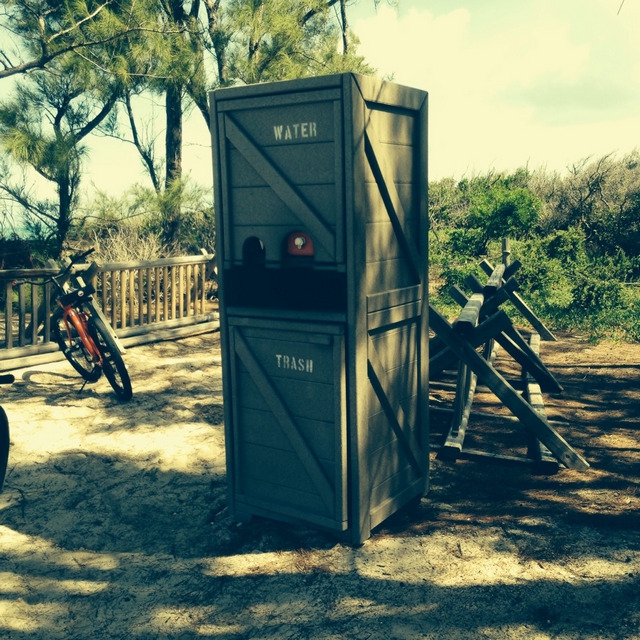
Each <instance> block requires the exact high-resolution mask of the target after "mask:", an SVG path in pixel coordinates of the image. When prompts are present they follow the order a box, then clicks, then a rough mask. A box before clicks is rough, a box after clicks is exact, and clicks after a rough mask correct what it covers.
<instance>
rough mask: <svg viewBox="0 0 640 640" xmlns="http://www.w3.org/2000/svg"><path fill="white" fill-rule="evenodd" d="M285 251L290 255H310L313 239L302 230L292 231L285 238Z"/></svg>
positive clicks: (312, 251)
mask: <svg viewBox="0 0 640 640" xmlns="http://www.w3.org/2000/svg"><path fill="white" fill-rule="evenodd" d="M287 253H288V254H289V255H290V256H312V255H313V254H314V248H313V240H312V239H311V238H310V237H309V234H308V233H305V232H304V231H294V232H293V233H290V234H289V237H288V238H287Z"/></svg>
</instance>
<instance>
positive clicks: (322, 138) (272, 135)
mask: <svg viewBox="0 0 640 640" xmlns="http://www.w3.org/2000/svg"><path fill="white" fill-rule="evenodd" d="M210 117H211V125H212V126H211V130H212V142H213V157H214V183H215V209H216V233H217V245H218V246H217V257H218V265H219V285H220V292H219V296H220V327H221V335H222V355H223V381H224V405H225V430H226V431H225V434H226V452H227V471H228V481H229V496H230V505H231V509H232V511H233V512H234V514H235V515H236V517H238V518H245V517H250V516H253V515H259V516H266V517H269V518H274V519H280V520H284V521H290V522H301V523H305V524H308V525H312V526H317V527H321V528H325V529H328V530H330V531H332V532H334V533H336V534H338V535H340V536H341V537H343V538H345V539H348V540H350V541H352V542H354V543H360V542H363V541H364V540H366V539H367V538H368V537H369V536H370V532H371V529H372V528H373V527H375V526H376V525H377V524H379V523H380V522H382V521H383V520H384V519H386V518H387V517H388V516H390V515H391V514H393V513H394V512H396V511H397V510H398V509H399V508H401V507H402V506H404V505H406V504H407V503H409V502H411V501H413V500H416V499H419V498H420V497H421V496H423V495H424V494H425V493H426V491H427V489H428V483H429V437H428V362H429V355H428V343H429V340H428V300H427V282H428V278H427V273H428V258H427V231H428V223H427V146H426V142H427V140H426V136H427V94H426V93H425V92H424V91H419V90H416V89H412V88H408V87H403V86H399V85H397V84H393V83H389V82H382V81H379V80H376V79H374V78H369V77H362V76H358V75H354V74H340V75H332V76H325V77H317V78H308V79H303V80H293V81H286V82H277V83H270V84H261V85H252V86H244V87H233V88H228V89H221V90H217V91H214V92H212V93H211V94H210Z"/></svg>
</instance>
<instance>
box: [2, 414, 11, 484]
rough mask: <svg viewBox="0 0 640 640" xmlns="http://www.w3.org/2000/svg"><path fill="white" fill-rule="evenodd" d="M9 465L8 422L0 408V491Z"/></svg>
mask: <svg viewBox="0 0 640 640" xmlns="http://www.w3.org/2000/svg"><path fill="white" fill-rule="evenodd" d="M8 463H9V421H8V420H7V414H6V413H5V412H4V409H3V408H2V407H0V491H2V486H3V485H4V477H5V475H6V473H7V464H8Z"/></svg>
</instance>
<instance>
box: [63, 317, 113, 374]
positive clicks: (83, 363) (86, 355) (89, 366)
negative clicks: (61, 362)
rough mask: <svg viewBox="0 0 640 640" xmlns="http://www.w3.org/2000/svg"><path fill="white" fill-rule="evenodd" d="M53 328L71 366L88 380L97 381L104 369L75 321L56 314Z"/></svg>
mask: <svg viewBox="0 0 640 640" xmlns="http://www.w3.org/2000/svg"><path fill="white" fill-rule="evenodd" d="M67 326H68V328H69V331H68V332H67ZM52 330H53V337H54V338H55V341H56V342H57V343H58V346H59V347H60V350H61V351H62V353H63V354H64V357H65V358H66V359H67V360H68V361H69V363H70V364H71V366H72V367H73V368H74V369H75V370H76V371H77V372H78V373H79V374H80V375H81V376H82V377H83V378H84V379H85V380H86V381H87V382H96V380H98V378H100V376H101V375H102V369H101V367H100V364H99V363H97V362H96V361H95V360H94V359H93V356H92V355H91V353H90V352H89V350H88V349H87V347H86V346H85V345H84V343H83V342H82V339H81V338H80V336H79V335H78V332H77V330H76V328H75V327H74V326H73V323H72V322H69V323H66V322H65V321H64V320H63V319H62V316H61V315H60V314H55V315H54V316H53V318H52ZM69 338H71V339H69Z"/></svg>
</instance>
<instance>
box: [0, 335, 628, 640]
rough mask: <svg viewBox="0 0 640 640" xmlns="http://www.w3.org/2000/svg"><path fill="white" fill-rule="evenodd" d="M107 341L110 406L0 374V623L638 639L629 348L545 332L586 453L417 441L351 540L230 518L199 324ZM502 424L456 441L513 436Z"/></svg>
mask: <svg viewBox="0 0 640 640" xmlns="http://www.w3.org/2000/svg"><path fill="white" fill-rule="evenodd" d="M125 358H126V361H127V363H128V366H129V369H130V372H131V377H132V380H133V386H134V398H133V400H132V401H131V402H130V403H127V404H120V403H119V402H118V401H117V400H116V398H115V396H114V395H113V393H112V392H111V390H110V387H109V386H108V384H107V382H106V381H104V380H101V381H99V382H98V383H97V384H96V385H93V386H91V387H87V388H85V389H84V391H83V392H82V393H80V394H79V393H78V391H79V389H80V387H81V381H80V380H79V378H78V377H77V376H76V374H75V372H74V371H73V370H72V369H71V367H70V366H69V365H68V364H67V363H66V362H60V363H56V364H51V365H43V366H38V367H34V368H30V369H24V370H20V371H17V372H15V373H16V377H17V381H16V383H15V384H14V385H12V387H10V388H2V389H1V392H2V405H3V406H4V408H5V410H6V411H7V414H8V416H9V420H10V423H11V428H12V447H11V456H10V461H9V470H8V476H7V480H6V484H5V490H4V491H3V493H2V494H0V638H11V639H12V640H27V639H29V640H35V639H38V640H50V639H55V638H61V639H65V640H72V639H87V638H91V639H94V638H97V639H116V638H117V639H123V640H125V639H126V640H140V639H143V638H144V639H169V638H171V639H174V638H175V639H196V638H198V639H201V638H215V639H218V640H231V639H234V640H235V639H244V638H291V639H323V640H330V639H338V638H340V639H345V638H353V639H358V640H360V639H361V640H367V639H371V640H378V639H379V640H394V639H406V638H421V639H431V638H438V639H443V638H446V639H458V638H493V639H496V640H497V639H501V640H505V639H514V640H515V639H516V638H517V639H518V640H521V639H523V638H527V639H536V640H538V639H540V640H542V639H548V638H557V639H562V640H578V639H580V640H582V639H599V640H613V639H616V640H630V639H634V638H640V535H639V526H640V489H639V481H640V429H639V426H638V425H639V422H638V415H639V414H640V345H612V344H608V343H605V344H602V345H598V346H594V345H589V344H588V343H585V342H583V341H581V340H580V338H579V337H578V336H568V335H565V336H561V337H560V340H559V341H558V342H557V343H543V347H542V358H543V360H544V361H545V362H546V363H547V364H548V365H549V368H550V369H551V370H552V372H553V373H554V374H555V375H557V377H558V379H559V381H560V382H561V384H562V385H563V387H564V388H565V392H564V394H563V395H562V396H554V397H550V398H546V400H547V401H548V411H549V414H550V417H551V418H553V419H554V420H557V421H558V422H559V423H560V424H563V423H564V424H566V428H563V429H560V431H561V432H562V435H563V436H564V437H565V438H566V439H567V440H568V441H569V442H570V443H571V444H572V446H574V447H575V448H576V450H578V451H579V452H580V453H581V454H582V455H584V456H586V458H587V459H588V460H589V462H590V463H591V468H590V469H589V470H588V471H586V472H577V471H570V470H566V469H561V470H560V471H559V472H558V473H557V474H555V475H535V474H532V473H531V471H530V470H529V469H528V468H526V467H525V466H524V465H513V466H504V465H499V464H495V463H490V462H487V461H483V460H470V461H458V462H445V461H440V460H438V459H437V458H436V457H435V452H434V454H433V468H432V490H431V492H430V494H429V496H428V497H427V498H426V499H424V500H423V501H422V503H421V504H420V505H419V507H417V508H415V509H413V510H407V511H406V512H402V513H399V514H396V516H394V517H393V518H391V519H390V520H389V521H387V522H386V523H384V524H383V525H382V526H381V527H379V528H378V529H377V530H376V531H374V533H373V536H372V538H371V539H370V540H368V541H367V542H366V543H365V544H364V545H363V546H361V547H359V548H354V547H352V546H349V545H346V544H343V543H340V542H337V541H336V540H334V539H333V538H332V537H331V536H329V535H327V534H324V533H321V532H318V531H314V530H312V529H306V528H301V527H293V526H291V525H286V524H280V523H276V522H271V521H266V520H258V519H256V520H254V521H252V522H250V523H248V524H244V525H240V524H238V523H236V522H234V521H233V520H232V519H231V517H230V516H229V514H228V511H227V508H226V493H225V492H226V480H225V456H224V433H223V424H222V419H223V414H222V395H221V375H220V374H221V371H220V369H221V367H220V353H219V338H218V334H217V333H210V334H206V335H202V336H197V337H191V338H186V339H182V340H178V341H175V342H163V343H157V344H152V345H146V346H141V347H135V348H132V349H130V350H128V352H127V354H126V357H125ZM435 396H436V397H435V398H434V399H435V400H436V401H437V402H438V403H444V402H446V400H447V399H446V397H445V396H446V394H445V393H444V392H438V393H437V394H435ZM506 425H507V427H506V435H504V436H503V435H501V434H500V433H493V432H491V428H494V429H495V425H490V428H489V429H488V431H483V430H484V429H485V427H483V425H482V423H480V422H479V423H478V424H477V425H476V426H474V424H473V423H472V424H471V425H470V429H469V436H468V438H470V441H472V442H473V444H474V446H478V445H486V444H491V442H489V443H488V441H495V442H499V441H500V439H501V438H503V437H504V438H506V439H511V440H512V441H513V440H514V439H515V441H516V442H515V444H514V442H511V443H510V444H509V446H516V447H517V446H518V442H517V440H518V438H519V437H520V436H521V435H522V429H521V428H520V427H518V425H513V424H510V423H506ZM445 430H446V420H445V419H444V418H442V417H440V418H438V417H437V416H434V420H433V440H434V443H436V444H437V443H438V442H440V441H441V439H442V435H443V433H444V431H445ZM483 434H484V435H483ZM474 439H475V440H474ZM495 442H494V444H495ZM505 446H506V445H505Z"/></svg>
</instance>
